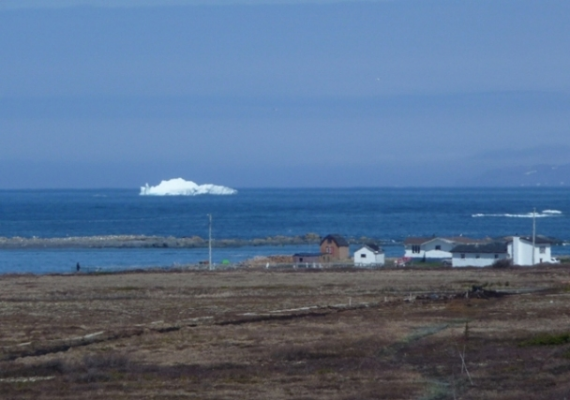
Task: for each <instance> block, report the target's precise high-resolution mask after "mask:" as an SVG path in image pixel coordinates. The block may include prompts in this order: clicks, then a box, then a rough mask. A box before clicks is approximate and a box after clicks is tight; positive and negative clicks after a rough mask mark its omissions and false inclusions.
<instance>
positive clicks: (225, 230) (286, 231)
mask: <svg viewBox="0 0 570 400" xmlns="http://www.w3.org/2000/svg"><path fill="white" fill-rule="evenodd" d="M533 210H536V213H537V218H536V225H537V234H540V235H545V236H550V237H554V238H556V239H559V240H560V241H561V242H564V243H570V231H569V227H570V188H544V187H533V188H483V189H481V188H349V189H241V190H240V189H239V188H238V193H237V194H235V195H227V196H216V195H200V196H139V192H138V190H134V189H133V190H131V189H124V190H123V189H121V190H119V189H93V190H4V191H0V237H21V238H23V239H24V240H26V239H30V238H34V237H37V238H65V237H83V236H109V235H147V236H174V237H192V236H200V237H202V238H204V239H207V238H208V229H209V219H208V214H211V215H212V236H213V238H214V239H244V240H248V239H255V238H266V237H272V236H277V235H282V236H301V235H305V234H307V233H316V234H319V235H322V236H324V235H326V234H329V233H339V234H341V235H343V236H345V237H348V238H356V239H358V238H361V237H367V238H373V239H375V240H376V241H378V242H379V243H380V244H381V245H382V247H383V248H384V250H385V252H386V255H387V256H388V257H399V256H402V255H403V245H402V243H403V240H404V239H405V238H406V237H409V236H432V235H437V236H458V235H463V236H468V237H474V238H482V237H499V236H507V235H530V234H531V233H532V220H533V219H532V212H533ZM317 250H318V248H317V246H316V245H296V246H246V247H236V248H223V249H221V248H220V249H216V248H214V251H213V261H214V263H216V264H219V263H222V262H223V260H228V261H229V262H230V263H237V262H240V261H243V260H245V259H248V258H252V257H255V256H263V255H271V254H293V253H296V252H307V251H312V252H314V251H317ZM351 250H352V251H354V250H356V246H352V247H351ZM553 254H554V255H555V256H564V255H570V246H566V245H564V244H562V245H557V246H554V247H553ZM207 259H208V249H207V248H195V249H174V248H172V249H160V248H157V249H154V248H150V249H91V248H85V249H82V248H79V249H78V248H57V249H56V248H32V249H28V248H26V249H1V250H0V274H6V273H67V272H73V271H74V269H75V265H76V263H77V262H80V263H81V265H82V267H83V268H84V270H106V269H109V270H110V269H130V268H148V267H165V268H168V267H172V266H177V265H184V264H190V263H197V262H198V261H201V260H207Z"/></svg>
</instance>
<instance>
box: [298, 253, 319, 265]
mask: <svg viewBox="0 0 570 400" xmlns="http://www.w3.org/2000/svg"><path fill="white" fill-rule="evenodd" d="M320 262H321V253H297V254H293V264H312V263H320Z"/></svg>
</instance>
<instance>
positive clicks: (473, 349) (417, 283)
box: [0, 265, 570, 400]
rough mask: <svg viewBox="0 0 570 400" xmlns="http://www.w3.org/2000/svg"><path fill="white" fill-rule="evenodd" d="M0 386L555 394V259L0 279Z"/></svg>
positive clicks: (4, 395)
mask: <svg viewBox="0 0 570 400" xmlns="http://www.w3.org/2000/svg"><path fill="white" fill-rule="evenodd" d="M473 285H475V286H480V287H483V288H484V289H485V290H486V291H484V292H482V293H484V294H485V295H484V296H480V295H476V293H473V292H471V293H470V292H469V291H470V290H471V289H472V287H473ZM478 293H480V292H478ZM0 398H1V399H105V400H109V399H150V398H154V399H306V400H309V399H314V400H317V399H323V400H324V399H327V400H335V399H347V400H348V399H355V400H356V399H425V400H435V399H490V400H491V399H517V400H519V399H531V400H532V399H561V400H562V399H565V398H568V399H570V265H562V266H556V267H536V268H508V269H382V270H324V271H310V270H306V271H285V270H283V271H271V270H269V271H267V270H263V269H255V268H254V269H249V270H234V271H220V272H207V271H194V272H191V271H188V272H168V273H154V272H142V273H123V274H101V275H95V274H91V275H83V274H78V275H63V276H31V275H28V276H26V275H24V276H16V275H14V276H2V277H0Z"/></svg>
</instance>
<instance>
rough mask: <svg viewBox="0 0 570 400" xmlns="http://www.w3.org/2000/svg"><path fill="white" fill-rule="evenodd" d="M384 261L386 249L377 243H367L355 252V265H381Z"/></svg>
mask: <svg viewBox="0 0 570 400" xmlns="http://www.w3.org/2000/svg"><path fill="white" fill-rule="evenodd" d="M384 262H385V257H384V251H383V250H382V249H381V248H380V247H379V246H377V245H375V244H365V245H364V246H362V247H361V248H360V249H358V250H356V251H355V252H354V265H355V266H357V267H381V266H383V265H384Z"/></svg>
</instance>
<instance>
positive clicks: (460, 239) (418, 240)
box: [404, 236, 485, 245]
mask: <svg viewBox="0 0 570 400" xmlns="http://www.w3.org/2000/svg"><path fill="white" fill-rule="evenodd" d="M436 239H440V240H445V241H447V242H451V243H465V244H467V243H481V242H484V241H485V240H481V239H472V238H468V237H465V236H452V237H444V236H432V237H409V238H406V239H405V240H404V245H422V244H424V243H427V242H431V241H432V240H436Z"/></svg>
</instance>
